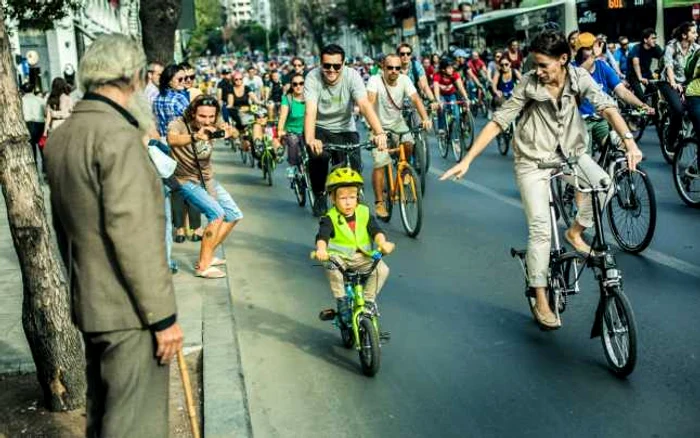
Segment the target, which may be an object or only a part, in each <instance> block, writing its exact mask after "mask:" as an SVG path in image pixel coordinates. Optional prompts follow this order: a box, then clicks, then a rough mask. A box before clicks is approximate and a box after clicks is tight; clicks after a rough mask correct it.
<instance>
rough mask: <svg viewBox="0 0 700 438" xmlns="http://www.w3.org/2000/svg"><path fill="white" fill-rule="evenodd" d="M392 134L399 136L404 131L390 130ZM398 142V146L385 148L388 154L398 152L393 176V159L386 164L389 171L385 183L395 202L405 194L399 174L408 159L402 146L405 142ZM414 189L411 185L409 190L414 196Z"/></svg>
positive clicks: (406, 164) (401, 172)
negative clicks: (387, 179) (395, 131)
mask: <svg viewBox="0 0 700 438" xmlns="http://www.w3.org/2000/svg"><path fill="white" fill-rule="evenodd" d="M416 131H420V130H416ZM409 132H411V131H409ZM392 134H397V135H399V136H400V135H402V134H405V133H394V132H392ZM398 143H399V145H398V147H396V148H392V149H387V153H389V154H393V153H396V152H398V153H399V157H398V159H397V162H396V176H395V177H394V166H393V160H392V164H389V165H387V167H388V169H387V170H388V172H389V181H387V182H386V183H387V184H389V196H391V201H392V202H394V203H396V202H397V201H398V200H399V199H400V198H403V197H405V196H406V194H405V192H404V190H405V188H404V185H403V184H401V175H402V174H403V170H404V169H405V168H406V167H408V166H409V164H408V160H407V159H406V149H405V148H404V146H405V142H402V141H399V142H398ZM414 147H415V145H414ZM397 187H398V190H396V188H397ZM415 189H416V188H415V185H413V186H412V187H411V190H413V191H414V193H413V196H414V197H415V196H417V195H416V193H415Z"/></svg>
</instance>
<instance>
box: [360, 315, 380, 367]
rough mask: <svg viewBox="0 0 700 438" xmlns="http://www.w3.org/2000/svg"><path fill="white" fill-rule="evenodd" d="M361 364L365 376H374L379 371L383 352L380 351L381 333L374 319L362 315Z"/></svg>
mask: <svg viewBox="0 0 700 438" xmlns="http://www.w3.org/2000/svg"><path fill="white" fill-rule="evenodd" d="M358 330H359V332H360V352H359V353H360V365H361V367H362V373H363V374H364V375H365V376H368V377H373V376H375V375H376V374H377V373H378V372H379V365H380V363H381V352H380V351H379V349H380V347H379V333H378V331H377V327H375V325H374V323H373V322H372V320H371V319H370V318H368V317H366V316H360V324H359V327H358Z"/></svg>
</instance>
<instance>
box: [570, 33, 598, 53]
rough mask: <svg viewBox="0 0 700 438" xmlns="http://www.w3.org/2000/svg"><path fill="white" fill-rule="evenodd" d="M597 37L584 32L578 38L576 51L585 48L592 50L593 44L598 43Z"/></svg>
mask: <svg viewBox="0 0 700 438" xmlns="http://www.w3.org/2000/svg"><path fill="white" fill-rule="evenodd" d="M596 39H597V38H596V36H595V35H593V34H592V33H590V32H583V33H581V34H579V36H578V38H576V43H575V47H576V50H577V51H578V50H579V49H581V48H583V47H585V48H590V47H593V44H595V42H596Z"/></svg>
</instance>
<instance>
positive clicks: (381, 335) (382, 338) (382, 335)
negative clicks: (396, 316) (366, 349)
mask: <svg viewBox="0 0 700 438" xmlns="http://www.w3.org/2000/svg"><path fill="white" fill-rule="evenodd" d="M379 340H380V341H382V342H389V341H391V333H389V332H381V333H379Z"/></svg>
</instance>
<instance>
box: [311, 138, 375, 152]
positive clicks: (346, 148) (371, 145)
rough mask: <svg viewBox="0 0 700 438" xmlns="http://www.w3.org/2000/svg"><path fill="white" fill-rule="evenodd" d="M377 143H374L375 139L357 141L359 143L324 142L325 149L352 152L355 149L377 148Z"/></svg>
mask: <svg viewBox="0 0 700 438" xmlns="http://www.w3.org/2000/svg"><path fill="white" fill-rule="evenodd" d="M376 147H377V145H375V144H374V142H373V141H371V140H368V141H365V142H362V143H357V144H338V143H323V149H327V150H330V151H338V152H350V151H354V150H355V149H366V150H371V149H374V148H376Z"/></svg>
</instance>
